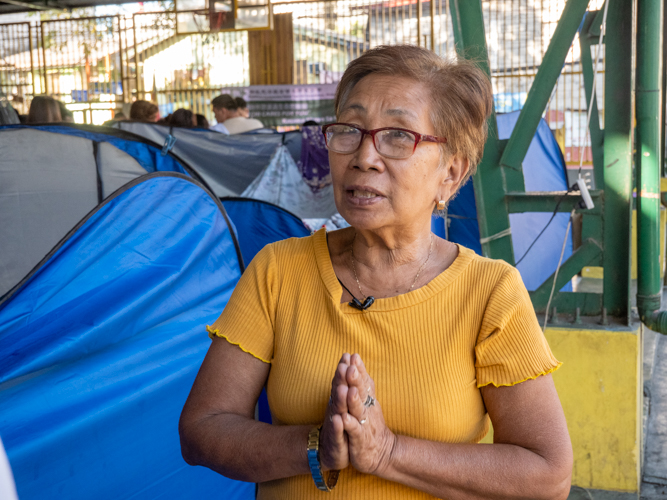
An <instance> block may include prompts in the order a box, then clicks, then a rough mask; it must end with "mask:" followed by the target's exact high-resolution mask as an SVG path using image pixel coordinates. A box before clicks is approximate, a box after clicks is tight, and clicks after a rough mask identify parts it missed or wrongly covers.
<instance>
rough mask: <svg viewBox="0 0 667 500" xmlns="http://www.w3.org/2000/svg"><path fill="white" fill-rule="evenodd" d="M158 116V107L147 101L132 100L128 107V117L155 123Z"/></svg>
mask: <svg viewBox="0 0 667 500" xmlns="http://www.w3.org/2000/svg"><path fill="white" fill-rule="evenodd" d="M159 118H160V113H159V110H158V107H157V106H156V105H155V104H153V103H152V102H148V101H142V100H138V101H134V102H133V103H132V107H131V108H130V119H131V120H137V121H140V122H152V123H155V122H156V121H158V119H159Z"/></svg>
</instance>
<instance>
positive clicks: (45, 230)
mask: <svg viewBox="0 0 667 500" xmlns="http://www.w3.org/2000/svg"><path fill="white" fill-rule="evenodd" d="M99 130H100V129H98V128H94V127H85V126H83V127H82V126H65V125H49V126H39V127H27V126H8V127H1V128H0V179H1V180H0V296H2V295H4V294H5V293H7V292H8V291H9V290H10V289H11V288H12V287H14V286H15V285H16V284H17V283H19V281H20V280H21V279H22V278H23V277H24V276H25V275H26V274H27V273H28V272H29V271H30V270H31V269H32V268H33V267H34V266H35V265H36V264H37V263H38V262H39V261H40V260H41V259H42V257H44V255H46V253H47V252H48V251H49V250H50V249H51V248H52V247H53V246H54V245H55V244H56V243H58V241H60V239H61V238H62V237H63V236H64V235H65V234H67V232H68V231H69V230H70V229H71V228H72V227H73V226H74V225H75V224H76V223H77V222H79V220H81V219H82V218H83V217H84V216H85V215H86V214H87V213H88V212H89V211H91V210H92V209H94V208H95V206H97V205H98V203H100V202H101V201H102V200H103V199H104V198H106V197H108V196H109V195H110V194H111V193H113V192H114V191H116V190H117V189H118V188H120V187H121V186H123V185H124V184H126V183H127V182H129V181H131V180H133V179H135V178H137V177H139V176H141V175H145V174H146V173H148V172H154V171H157V170H161V171H176V172H181V173H186V174H188V175H191V176H192V173H191V171H190V169H189V168H188V167H187V166H185V165H184V164H183V163H182V162H179V160H177V159H176V158H175V157H174V156H173V155H167V156H162V155H161V154H160V147H159V146H157V145H156V144H153V143H150V141H147V140H145V139H144V138H141V137H137V136H133V135H132V134H128V133H123V132H119V131H113V130H112V132H113V134H100V133H99V132H98V131H99ZM195 176H196V174H195Z"/></svg>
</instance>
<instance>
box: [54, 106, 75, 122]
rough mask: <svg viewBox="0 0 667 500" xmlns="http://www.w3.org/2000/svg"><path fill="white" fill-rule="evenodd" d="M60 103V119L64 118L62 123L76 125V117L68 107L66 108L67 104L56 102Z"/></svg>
mask: <svg viewBox="0 0 667 500" xmlns="http://www.w3.org/2000/svg"><path fill="white" fill-rule="evenodd" d="M56 102H57V103H58V107H59V108H60V117H61V118H62V121H64V122H65V123H74V115H73V114H72V112H71V111H70V110H69V109H67V106H65V103H64V102H62V101H56Z"/></svg>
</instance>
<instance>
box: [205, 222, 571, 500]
mask: <svg viewBox="0 0 667 500" xmlns="http://www.w3.org/2000/svg"><path fill="white" fill-rule="evenodd" d="M342 293H343V290H342V287H341V286H340V284H339V282H338V280H337V278H336V274H335V273H334V269H333V266H332V264H331V258H330V256H329V250H328V247H327V240H326V233H325V231H324V230H320V231H318V232H317V233H315V234H314V235H312V236H309V237H306V238H292V239H289V240H284V241H280V242H278V243H274V244H272V245H267V246H266V247H265V248H264V249H263V250H262V251H261V252H259V253H258V254H257V256H256V257H255V259H253V261H252V262H251V263H250V265H249V266H248V268H247V269H246V271H245V273H244V274H243V276H242V277H241V280H240V281H239V283H238V285H237V286H236V289H235V290H234V293H233V294H232V297H231V299H230V301H229V303H228V304H227V307H225V310H224V311H223V313H222V315H221V316H220V317H219V318H218V320H217V321H216V322H215V323H214V324H213V325H212V326H211V327H209V328H208V330H209V333H210V334H211V335H218V336H220V337H223V338H225V339H227V340H228V341H229V342H231V343H232V344H235V345H238V346H239V347H240V348H241V349H243V350H244V351H246V352H248V353H250V354H252V355H253V356H255V357H256V358H258V359H260V360H262V361H264V362H267V363H271V370H270V372H269V378H268V381H267V386H266V389H267V394H268V398H269V406H270V408H271V414H272V416H273V422H274V425H275V424H277V425H303V424H310V425H313V426H315V425H319V424H321V423H322V421H323V419H324V414H325V410H326V407H327V403H328V400H329V394H330V391H331V379H332V378H333V374H334V371H335V369H336V366H337V364H338V361H339V360H340V357H341V355H342V354H343V353H344V352H349V353H359V354H360V355H361V357H362V359H363V360H364V362H365V364H366V368H367V370H368V372H369V374H370V375H371V377H373V379H374V380H375V386H376V393H377V398H378V400H379V401H380V403H381V404H382V410H383V412H384V417H385V420H386V423H387V425H388V426H389V428H390V429H391V430H392V431H393V432H395V433H397V434H403V435H406V436H412V437H416V438H421V439H428V440H433V441H441V442H449V443H476V442H478V441H479V440H480V439H481V438H482V437H484V435H485V434H486V433H487V431H488V428H489V422H488V416H487V414H486V410H485V408H484V402H483V401H482V397H481V394H480V391H479V387H482V386H484V385H487V384H494V385H496V386H500V385H512V384H516V383H519V382H522V381H524V380H527V379H531V378H535V377H537V376H539V375H542V374H546V373H550V372H552V371H554V370H555V369H556V368H558V366H560V363H559V362H558V361H557V360H556V359H555V358H554V357H553V355H552V354H551V350H550V349H549V346H548V345H547V342H546V340H545V338H544V335H543V334H542V331H541V329H540V327H539V324H538V322H537V318H536V317H535V313H534V311H533V307H532V305H531V302H530V298H529V296H528V292H527V291H526V288H525V286H524V285H523V282H522V281H521V276H520V275H519V272H518V271H517V270H516V269H515V268H514V267H512V266H510V265H508V264H507V263H505V262H503V261H498V260H490V259H486V258H483V257H479V256H478V255H476V254H475V253H474V252H473V251H472V250H469V249H467V248H465V247H462V246H460V245H459V255H458V257H457V258H456V260H455V261H454V262H453V264H452V265H451V266H450V267H449V268H448V269H446V270H445V271H444V272H443V273H441V274H440V275H438V276H437V277H435V278H434V279H433V280H432V281H431V282H430V283H429V284H427V285H425V286H423V287H421V288H419V289H417V290H413V291H411V292H409V293H406V294H403V295H398V296H396V297H391V298H386V299H377V300H376V301H375V304H373V306H372V307H371V308H370V309H367V310H366V311H363V312H362V311H359V310H357V309H353V308H352V307H350V306H349V305H348V304H346V303H345V304H341V303H340V299H341V296H342ZM305 449H306V443H305V442H304V457H305ZM304 460H305V458H304ZM325 496H326V498H330V499H334V498H341V499H343V498H344V499H347V500H355V499H364V500H372V499H377V500H380V499H382V500H387V499H394V498H396V499H398V498H400V499H416V498H432V497H431V496H430V495H427V494H426V493H422V492H419V491H417V490H413V489H411V488H408V487H406V486H403V485H400V484H398V483H393V482H390V481H385V480H383V479H379V478H377V477H374V476H370V475H365V474H360V473H358V472H357V471H355V470H354V469H353V468H352V467H348V468H347V469H346V470H344V471H342V472H341V475H340V479H339V480H338V485H337V486H336V488H335V489H334V490H333V492H332V493H328V494H324V493H322V492H320V491H319V490H318V489H317V488H316V487H315V484H314V482H313V480H312V478H311V477H310V476H309V475H303V476H296V477H292V478H288V479H282V480H277V481H271V482H268V483H263V484H260V486H259V496H258V498H259V499H260V500H266V499H290V500H300V499H309V498H317V499H321V498H324V497H325Z"/></svg>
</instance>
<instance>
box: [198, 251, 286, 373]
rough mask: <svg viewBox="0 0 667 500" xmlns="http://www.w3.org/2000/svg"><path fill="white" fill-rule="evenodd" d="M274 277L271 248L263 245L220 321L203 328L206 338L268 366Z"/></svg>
mask: <svg viewBox="0 0 667 500" xmlns="http://www.w3.org/2000/svg"><path fill="white" fill-rule="evenodd" d="M277 277H278V270H277V268H276V259H275V255H274V252H273V249H272V247H271V245H267V246H266V247H264V248H263V249H262V250H261V251H260V252H259V253H258V254H257V255H256V256H255V258H254V259H253V260H252V262H251V263H250V265H249V266H248V267H247V268H246V270H245V272H244V273H243V275H242V276H241V279H240V280H239V282H238V283H237V285H236V288H234V292H233V293H232V296H231V298H230V299H229V302H228V303H227V306H225V309H224V310H223V311H222V314H221V315H220V317H219V318H218V319H217V320H216V321H215V323H213V325H211V326H207V327H206V330H207V331H208V333H209V336H210V337H211V338H213V336H217V337H221V338H224V339H226V340H227V341H228V342H230V343H231V344H234V345H237V346H239V347H240V348H241V349H242V350H243V351H245V352H247V353H249V354H252V355H253V356H254V357H256V358H257V359H259V360H261V361H264V362H265V363H270V362H271V359H272V358H273V345H274V326H275V310H276V301H277V296H278V278H277Z"/></svg>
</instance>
